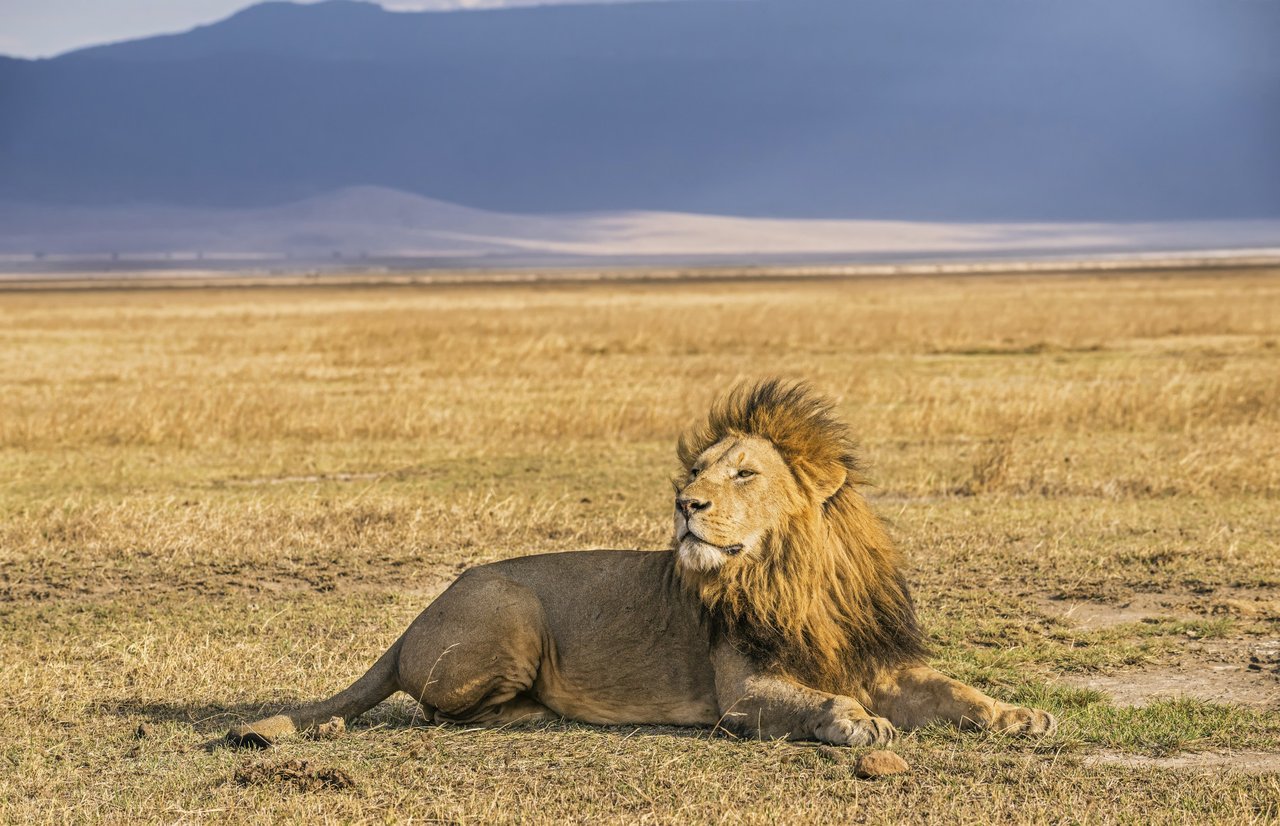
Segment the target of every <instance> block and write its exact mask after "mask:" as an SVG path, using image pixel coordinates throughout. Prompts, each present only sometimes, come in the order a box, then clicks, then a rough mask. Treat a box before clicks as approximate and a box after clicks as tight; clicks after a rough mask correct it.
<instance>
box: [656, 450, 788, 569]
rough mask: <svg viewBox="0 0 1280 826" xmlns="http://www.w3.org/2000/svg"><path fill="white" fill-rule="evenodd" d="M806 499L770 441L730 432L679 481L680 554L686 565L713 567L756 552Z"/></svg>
mask: <svg viewBox="0 0 1280 826" xmlns="http://www.w3.org/2000/svg"><path fill="white" fill-rule="evenodd" d="M805 504H806V502H805V494H804V491H802V490H801V488H800V486H799V485H798V484H797V482H796V478H795V475H794V474H793V473H792V472H791V469H790V468H789V467H788V466H787V463H786V461H785V460H784V459H783V458H782V455H781V454H779V453H778V451H777V449H776V448H775V447H774V446H773V445H772V444H771V443H769V441H767V440H766V439H761V438H759V437H757V436H728V437H725V438H724V439H721V440H720V441H719V442H716V443H715V444H714V445H712V446H711V447H709V448H707V450H705V451H703V453H702V454H701V455H700V456H699V457H698V458H697V461H695V462H694V464H693V468H692V469H691V471H690V473H689V475H688V477H686V478H685V479H684V480H682V481H677V484H676V508H675V520H676V531H675V546H676V556H677V559H678V560H679V562H680V564H681V565H682V566H684V567H685V568H686V569H689V570H693V571H712V570H715V569H717V568H719V567H720V566H722V565H724V564H725V563H726V562H728V561H729V560H730V559H732V558H734V557H742V558H743V559H744V560H745V559H751V558H754V557H756V556H758V555H759V553H760V551H761V548H762V546H763V544H764V539H765V537H767V536H768V535H769V534H770V532H771V531H773V530H774V529H776V528H778V527H779V526H780V525H781V523H782V520H783V519H785V518H786V517H787V516H788V515H790V514H793V513H795V512H797V510H799V509H800V508H802V507H803V506H804V505H805Z"/></svg>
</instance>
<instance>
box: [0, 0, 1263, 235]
mask: <svg viewBox="0 0 1280 826" xmlns="http://www.w3.org/2000/svg"><path fill="white" fill-rule="evenodd" d="M1277 43H1280V3H1273V2H1258V1H1257V0H1123V2H1120V1H1119V0H1070V1H1069V2H1068V0H1062V2H1053V0H1035V1H1034V2H1027V0H963V2H960V1H958V0H755V2H752V1H751V0H746V1H745V2H706V1H704V2H697V1H696V0H695V1H693V2H672V3H645V4H609V5H594V6H592V5H585V6H547V7H536V8H521V9H511V10H502V11H472V12H450V13H392V12H387V11H383V10H382V9H381V8H379V7H377V6H374V5H369V4H364V3H355V2H329V3H321V4H316V5H291V4H287V3H267V4H263V5H260V6H255V7H253V8H250V9H247V10H246V11H244V12H242V13H240V14H237V15H235V16H233V17H231V18H229V19H227V20H225V21H223V22H220V23H217V24H214V25H210V26H205V27H201V28H198V29H196V30H194V31H191V32H188V33H185V34H178V35H173V36H166V37H155V38H149V39H146V40H139V41H134V42H129V43H121V44H115V45H108V46H101V47H96V48H91V49H85V50H81V51H78V52H73V53H70V54H67V55H63V56H61V57H58V58H55V59H50V60H39V61H23V60H7V59H6V60H0V111H2V112H3V116H0V199H2V200H5V201H8V202H10V203H20V204H24V205H26V206H31V205H33V204H36V205H39V204H44V205H98V206H119V205H128V204H136V203H152V204H169V205H174V206H178V207H184V208H190V209H205V208H211V207H218V208H236V209H238V210H243V209H260V208H270V207H274V205H279V204H284V203H287V202H294V201H298V200H301V199H308V198H315V197H318V196H322V195H324V194H325V193H331V192H334V191H338V190H343V189H347V188H350V187H360V186H374V187H383V188H391V189H398V190H404V191H406V192H409V193H412V194H414V195H418V196H423V197H427V198H435V199H441V200H443V201H448V202H453V203H457V204H465V205H467V206H469V207H475V208H478V209H483V210H487V211H495V212H503V213H518V212H528V213H542V212H555V213H563V212H595V211H615V212H616V211H634V210H641V211H653V210H658V211H675V212H686V213H718V214H726V215H738V216H770V217H780V218H802V217H803V218H840V219H894V220H910V221H960V222H1009V221H1168V220H1204V219H1247V218H1266V217H1280V151H1277V149H1276V148H1277V147H1278V146H1280V48H1277V46H1276V44H1277ZM326 197H327V196H326ZM99 214H101V213H99ZM246 214H247V213H246ZM3 232H7V231H6V230H3V229H0V233H3Z"/></svg>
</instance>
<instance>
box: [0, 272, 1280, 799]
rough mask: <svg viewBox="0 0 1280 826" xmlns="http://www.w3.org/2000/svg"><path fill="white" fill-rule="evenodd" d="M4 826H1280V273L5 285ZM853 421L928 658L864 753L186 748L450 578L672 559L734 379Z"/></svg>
mask: <svg viewBox="0 0 1280 826" xmlns="http://www.w3.org/2000/svg"><path fill="white" fill-rule="evenodd" d="M0 355H3V358H2V359H0V688H2V689H3V692H4V694H5V696H6V697H8V703H9V712H8V713H7V714H5V715H4V717H3V718H0V766H2V767H3V770H0V820H2V821H5V822H41V821H45V822H59V823H61V822H65V821H67V820H77V821H118V822H134V821H137V820H139V819H146V820H164V821H176V820H186V819H197V818H198V819H202V820H206V819H207V820H225V821H233V822H243V821H246V820H249V821H255V822H258V821H261V822H272V821H292V820H298V819H304V818H305V819H307V820H322V819H331V820H340V821H351V820H368V821H387V820H409V819H412V820H415V821H424V820H426V821H448V822H484V823H489V822H501V821H515V820H519V821H542V820H578V821H626V822H632V821H636V820H650V821H658V822H688V821H706V820H715V821H721V820H723V821H733V822H738V821H742V822H758V823H773V822H777V821H780V820H792V821H803V822H850V821H869V822H901V821H903V820H928V821H947V822H981V823H990V822H1003V821H1021V822H1044V821H1088V822H1111V821H1124V822H1142V823H1162V822H1205V821H1210V820H1231V821H1237V822H1239V821H1268V820H1277V819H1280V672H1278V669H1280V564H1277V562H1276V552H1277V547H1278V546H1280V519H1277V513H1278V512H1280V449H1277V445H1278V444H1280V271H1278V270H1274V269H1272V270H1267V269H1249V270H1236V271H1232V270H1217V271H1209V272H1169V273H1163V274H1158V275H1157V274H1142V273H1128V274H1109V275H1093V276H1089V275H1073V276H1069V277H1068V276H1053V275H1037V276H1034V277H1029V276H998V275H996V276H984V277H967V278H943V277H937V278H908V279H872V278H859V279H846V280H830V281H822V280H814V281H799V280H789V281H777V280H775V281H770V280H767V279H765V280H759V279H756V280H738V281H734V280H728V281H716V282H699V281H673V282H670V283H606V284H587V283H578V284H561V285H554V284H545V285H536V284H533V285H515V284H508V285H504V286H487V287H458V286H436V287H363V288H361V287H351V286H344V287H324V286H314V287H295V288H290V289H225V290H220V289H200V290H164V289H152V290H145V289H143V290H115V291H112V290H87V291H63V292H58V291H53V292H28V293H16V292H11V293H0ZM766 374H782V375H789V376H802V377H806V378H809V379H811V380H812V381H813V382H814V383H815V384H816V385H817V386H818V387H819V388H821V389H823V390H825V391H827V392H829V393H831V394H833V395H835V396H836V397H838V399H839V404H840V410H841V411H842V413H843V415H844V416H845V417H846V418H847V419H848V420H849V421H850V422H851V423H852V425H853V427H854V429H855V431H856V432H857V433H858V434H859V436H860V439H861V441H862V444H863V447H864V452H865V455H866V457H867V459H868V461H869V462H870V464H871V475H872V477H873V479H874V482H875V485H874V487H872V488H870V489H869V490H868V495H869V497H870V498H871V499H872V501H873V502H874V504H875V506H876V508H877V509H878V510H879V512H880V513H881V514H883V515H884V516H885V517H886V518H887V519H888V520H890V522H891V524H892V531H893V533H894V536H895V538H896V539H897V541H898V542H899V543H900V545H901V546H902V548H903V549H904V552H905V555H906V558H907V561H908V566H909V571H908V573H909V577H910V579H911V581H912V582H913V583H914V585H915V592H916V595H917V598H918V601H919V603H920V606H921V609H922V614H923V619H924V621H925V623H926V624H927V626H928V628H929V630H930V635H931V639H932V644H933V646H934V648H935V649H936V652H937V658H936V659H937V662H938V664H939V665H940V667H941V668H943V669H944V670H946V671H948V672H950V673H952V674H954V675H956V676H958V677H961V678H964V679H966V680H971V681H973V682H975V683H976V684H978V685H979V686H981V687H982V688H984V689H986V690H988V691H990V692H991V693H993V694H995V695H997V696H999V697H1001V698H1004V699H1008V700H1014V701H1018V702H1024V703H1034V704H1037V705H1042V706H1044V707H1046V708H1049V709H1051V710H1052V711H1053V712H1055V713H1056V714H1057V715H1059V718H1060V719H1061V728H1060V731H1059V733H1058V734H1057V735H1056V736H1054V737H1053V738H1051V739H1047V740H1040V741H1018V740H1009V739H1005V738H1000V737H995V736H987V735H977V734H972V733H960V732H956V731H953V730H950V729H944V728H939V729H936V730H926V731H920V732H915V733H912V734H910V735H908V736H906V737H905V738H904V739H903V740H902V741H901V742H900V743H898V744H897V745H896V746H895V747H894V749H895V750H896V751H897V752H898V753H899V754H901V755H902V756H903V757H905V758H906V759H907V760H908V761H909V762H910V763H911V764H912V767H913V770H912V772H911V773H909V774H905V775H899V776H896V777H892V778H886V779H883V780H879V781H869V780H859V779H857V778H856V777H855V776H854V775H853V773H852V769H851V767H852V762H851V759H850V758H852V757H853V756H856V754H857V750H850V751H847V752H846V751H843V750H838V749H820V748H815V747H812V746H803V745H793V744H787V743H778V742H739V741H735V740H733V739H730V738H729V737H727V736H724V735H723V734H712V733H710V732H706V731H697V730H675V729H654V728H635V727H627V728H612V729H598V728H590V727H585V726H578V725H572V724H563V725H551V726H546V727H541V728H534V729H527V730H508V731H478V730H467V729H462V728H456V727H454V728H451V727H436V726H428V725H423V723H422V721H421V719H418V718H416V717H415V715H414V710H413V707H412V706H411V704H410V703H409V702H408V701H407V700H406V699H405V698H399V699H396V700H393V701H390V702H388V703H386V704H384V705H383V706H381V707H380V708H379V709H377V710H375V711H374V712H372V713H371V714H369V715H367V716H366V717H365V718H363V719H362V720H361V721H360V722H358V723H357V724H355V725H354V726H353V727H352V728H351V730H349V731H348V732H347V733H346V734H345V735H342V736H339V737H336V738H333V739H320V740H311V739H299V740H296V741H291V742H288V743H285V744H283V745H281V746H280V747H279V748H278V749H276V750H274V751H271V752H265V753H262V752H239V751H232V750H229V749H225V748H218V747H214V746H213V745H210V743H211V742H212V741H216V739H217V738H218V737H220V736H221V734H222V733H223V732H224V731H225V730H226V729H227V728H228V726H229V725H231V724H232V723H235V722H237V721H241V720H245V719H248V718H253V717H257V716H260V715H262V714H263V713H265V712H274V711H275V710H277V709H279V708H281V707H283V706H288V705H290V704H292V703H295V702H298V701H302V700H309V699H313V698H317V697H320V696H322V695H327V694H329V693H332V692H333V691H334V690H336V689H338V688H341V687H343V686H345V685H346V684H347V683H348V681H350V680H351V679H353V678H354V677H356V676H358V675H359V674H360V673H362V672H363V670H364V669H365V668H366V667H367V666H368V665H369V664H370V663H372V661H373V659H374V658H375V656H376V655H377V654H379V653H380V652H381V651H382V650H383V649H384V648H385V647H386V646H387V645H388V644H389V643H390V642H391V641H392V640H393V639H394V638H395V637H396V635H397V634H398V633H399V632H400V630H402V629H403V628H404V627H405V626H406V625H407V624H408V622H409V621H410V620H411V619H412V618H413V617H414V616H415V615H416V614H417V613H418V611H419V610H421V608H422V607H423V606H424V605H426V604H427V602H428V601H429V600H430V599H431V598H432V596H433V595H435V594H437V593H438V592H439V591H440V590H441V588H443V587H444V585H445V584H447V583H448V582H449V581H450V579H451V578H452V577H454V576H455V575H456V574H457V573H458V572H459V571H461V570H463V569H465V568H466V567H468V566H470V565H474V564H476V563H480V562H485V561H489V560H494V559H499V558H503V557H508V556H514V555H519V554H525V553H530V552H535V551H552V550H562V549H575V548H591V547H615V548H637V547H640V548H657V547H663V546H664V545H665V544H666V543H667V541H668V538H669V537H668V531H669V530H670V524H671V519H670V507H671V505H670V497H671V489H670V485H669V481H668V480H669V477H670V475H671V473H672V471H673V470H674V468H675V458H674V440H675V436H676V434H677V433H678V431H679V430H680V428H682V427H683V426H685V425H686V424H687V423H688V422H690V421H691V420H692V418H693V417H695V416H696V415H697V414H698V413H699V412H701V411H702V410H704V409H705V407H706V405H707V403H708V401H709V399H710V398H711V396H712V395H713V394H714V393H715V392H716V391H718V390H720V389H722V388H724V387H726V386H728V385H729V384H731V383H732V382H734V381H735V380H737V379H740V378H744V377H756V376H761V375H766Z"/></svg>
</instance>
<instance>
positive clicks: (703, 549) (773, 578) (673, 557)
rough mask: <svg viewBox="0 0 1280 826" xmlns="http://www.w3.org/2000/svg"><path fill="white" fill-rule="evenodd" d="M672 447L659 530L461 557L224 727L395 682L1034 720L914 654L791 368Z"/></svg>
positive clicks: (817, 415)
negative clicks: (488, 558)
mask: <svg viewBox="0 0 1280 826" xmlns="http://www.w3.org/2000/svg"><path fill="white" fill-rule="evenodd" d="M680 458H681V462H682V465H683V467H684V470H683V472H682V476H681V480H678V481H677V492H678V498H677V513H676V537H675V542H674V543H673V544H674V547H673V549H672V550H670V551H580V552H572V553H561V554H545V555H540V556H530V557H523V558H519V559H512V560H507V561H504V562H498V563H494V564H491V565H485V566H481V567H478V568H474V569H472V570H470V571H468V572H467V573H465V574H463V575H462V576H461V577H459V579H458V580H457V581H455V582H454V583H453V584H452V585H451V586H450V587H449V588H448V589H447V590H446V591H445V592H444V593H443V594H441V595H440V597H438V598H437V599H436V600H435V601H434V602H433V603H432V604H431V605H430V606H428V607H427V609H426V610H425V611H423V612H422V614H421V615H419V617H418V618H417V619H416V620H414V622H413V623H412V625H410V627H409V629H408V630H407V631H406V632H405V633H404V635H403V636H401V638H400V639H399V640H397V641H396V642H395V643H394V644H393V645H392V646H391V648H390V649H389V650H388V651H387V653H386V654H384V655H383V657H382V658H381V659H379V660H378V662H377V663H376V664H375V665H374V666H373V668H371V669H370V670H369V672H368V673H367V674H366V675H365V676H364V677H362V678H361V679H360V680H358V681H357V682H356V683H355V684H353V685H352V686H351V687H350V688H348V689H347V690H346V691H343V692H341V693H339V694H338V695H336V696H334V697H332V698H330V699H329V700H325V701H323V702H320V703H315V704H312V705H309V706H305V707H302V708H299V709H296V710H293V711H291V712H288V713H286V714H283V715H279V716H277V717H272V718H268V719H266V720H261V721H258V722H256V723H253V724H251V725H248V726H241V727H239V728H237V729H234V730H233V731H232V732H231V734H230V735H229V736H230V738H231V740H232V741H233V742H236V743H256V744H264V743H270V742H271V741H273V740H274V739H275V738H277V737H279V736H281V735H284V734H288V733H290V732H292V731H295V730H298V729H306V728H310V727H313V726H315V725H317V724H319V723H323V722H325V721H327V720H328V719H329V718H330V717H333V716H341V717H347V718H350V717H354V716H356V715H359V714H361V713H363V712H364V711H366V710H368V709H369V708H371V707H372V706H373V705H375V704H377V703H378V702H380V701H381V700H382V699H384V698H386V697H387V696H389V695H391V694H392V693H394V692H396V691H404V692H406V693H408V694H409V695H410V696H412V697H414V698H415V699H416V700H417V701H418V702H419V703H420V704H421V706H422V708H423V711H424V712H425V713H426V714H427V715H429V716H430V717H431V718H433V719H436V720H439V721H457V722H468V723H479V724H509V723H516V722H522V721H531V720H543V719H554V718H558V717H565V718H569V719H574V720H579V721H582V722H588V723H602V724H608V723H632V724H645V723H648V724H673V725H713V724H719V725H723V726H725V727H726V728H730V729H735V730H738V731H740V732H742V733H744V734H747V735H752V736H759V737H789V738H801V739H817V740H822V741H826V742H831V743H839V744H855V745H856V744H868V743H876V742H885V741H887V740H888V739H891V738H892V736H893V731H894V727H895V726H897V727H908V728H910V727H916V726H920V725H924V724H927V723H930V722H934V721H949V722H952V723H955V724H957V725H962V726H968V727H981V728H994V729H999V730H1008V731H1016V732H1022V733H1041V732H1045V731H1048V730H1050V729H1051V728H1052V727H1053V720H1052V718H1051V717H1049V715H1047V714H1045V713H1044V712H1042V711H1035V710H1033V709H1026V708H1018V707H1015V706H1011V705H1008V704H1006V703H1001V702H999V701H996V700H993V699H992V698H990V697H987V696H986V695H984V694H982V693H981V692H979V691H977V690H976V689H974V688H971V687H969V686H966V685H963V684H961V683H959V682H956V681H955V680H952V679H950V678H947V677H945V676H943V675H942V674H940V673H938V672H937V671H934V670H933V669H931V668H929V667H928V666H926V665H924V654H925V651H924V645H923V641H922V635H921V633H920V630H919V627H918V626H917V624H916V619H915V611H914V606H913V605H912V602H911V598H910V595H909V593H908V591H907V587H906V584H905V582H904V581H903V578H902V575H901V572H900V564H899V560H898V556H897V552H896V551H895V550H894V548H893V546H892V544H891V543H890V542H889V539H888V537H887V535H886V534H885V532H884V530H883V528H882V526H881V523H880V521H879V520H878V519H877V518H876V517H875V515H874V514H873V513H872V512H871V510H870V508H869V507H868V505H867V503H866V501H865V500H864V499H863V498H862V496H861V494H860V493H859V492H858V491H857V489H856V487H855V486H856V484H857V483H858V482H859V481H860V475H859V473H858V467H857V463H856V460H855V458H854V453H853V450H852V443H851V442H850V441H849V439H848V436H847V434H846V432H845V430H844V428H843V425H841V424H839V423H838V422H837V421H836V420H835V419H834V418H833V417H832V416H831V413H830V406H829V405H828V404H827V403H825V402H823V401H822V400H821V399H819V398H817V397H815V396H813V395H812V394H811V393H809V391H808V390H807V389H806V388H804V387H803V386H798V385H783V384H780V383H777V382H767V383H764V384H761V385H758V386H756V387H754V388H747V389H744V390H740V391H738V392H736V393H735V394H731V395H730V396H729V397H727V398H726V399H725V400H723V401H722V402H721V403H720V404H719V405H718V406H717V407H715V408H713V410H712V413H711V415H710V416H709V417H708V419H707V422H706V423H705V424H704V425H703V426H702V427H700V428H698V429H695V430H694V431H691V432H690V433H689V434H686V436H685V437H684V438H682V439H681V443H680Z"/></svg>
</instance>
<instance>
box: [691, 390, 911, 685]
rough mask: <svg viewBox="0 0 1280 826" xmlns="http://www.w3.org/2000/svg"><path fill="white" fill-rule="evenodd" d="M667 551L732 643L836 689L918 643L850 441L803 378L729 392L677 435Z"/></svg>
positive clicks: (894, 559) (892, 554) (904, 656)
mask: <svg viewBox="0 0 1280 826" xmlns="http://www.w3.org/2000/svg"><path fill="white" fill-rule="evenodd" d="M678 453H679V458H680V463H681V466H682V471H681V475H680V476H679V477H678V478H677V479H676V481H675V487H676V513H675V540H674V542H675V554H676V561H677V566H678V568H679V572H680V576H681V579H682V580H683V581H684V583H685V584H686V585H687V586H688V587H690V588H691V589H693V590H694V591H695V592H696V594H697V595H698V597H699V599H700V600H701V601H702V603H703V604H704V605H705V606H706V608H707V609H708V610H709V612H710V614H711V616H712V617H713V618H714V619H715V620H716V621H717V622H718V623H719V624H720V625H721V627H722V628H723V630H724V631H725V633H727V634H728V635H729V636H730V638H731V639H732V640H733V641H734V643H735V644H737V645H740V646H744V647H746V648H749V649H751V650H752V651H753V652H754V653H755V654H757V655H759V656H762V657H766V658H770V659H773V660H776V661H777V662H778V663H779V664H781V665H784V666H786V667H787V668H788V669H789V670H791V671H793V672H795V673H797V676H802V677H803V678H805V680H806V682H808V683H809V684H810V685H813V686H814V687H817V688H826V689H828V690H839V689H840V688H842V687H845V686H847V685H849V684H850V682H851V681H855V680H861V679H865V678H866V677H867V676H868V674H869V673H870V672H873V671H874V670H877V669H879V668H882V667H886V666H889V665H895V664H899V663H902V662H904V661H909V660H914V659H919V658H922V657H923V655H924V644H923V639H922V636H921V633H920V629H919V626H918V625H917V623H916V618H915V610H914V607H913V605H912V602H911V597H910V595H909V593H908V591H907V587H906V584H905V582H904V580H903V578H902V575H901V573H900V571H899V567H900V566H899V559H898V555H897V552H896V551H895V550H894V548H893V545H892V543H891V542H890V541H889V538H888V536H887V535H886V533H885V531H884V528H883V526H882V525H881V523H880V520H879V519H878V518H876V516H875V514H873V513H872V512H871V509H870V508H869V507H868V505H867V503H866V500H865V499H863V497H862V495H861V494H860V493H859V492H858V490H857V486H858V485H859V484H862V483H864V479H863V476H862V473H861V468H860V465H859V462H858V459H857V455H856V451H855V446H854V443H853V440H852V439H851V437H850V435H849V432H848V429H847V428H846V427H845V425H844V424H843V423H842V422H840V421H839V420H838V419H836V418H835V416H834V412H833V410H832V405H831V403H830V402H829V401H827V400H826V399H824V398H822V397H821V396H818V395H817V394H816V393H814V392H813V391H812V390H811V389H810V388H809V387H808V386H807V385H805V384H802V383H791V382H783V381H780V380H776V379H775V380H769V381H764V382H760V383H759V384H755V385H743V386H740V387H738V388H736V389H734V390H732V391H730V392H729V393H728V394H726V395H725V396H724V397H722V398H721V399H719V400H718V401H717V402H716V403H715V404H713V405H712V408H711V412H710V413H709V414H708V416H707V419H706V421H705V422H703V423H702V424H701V425H699V426H698V427H695V428H694V429H692V430H690V431H689V432H687V433H685V434H684V435H683V436H682V437H681V438H680V443H679V447H678Z"/></svg>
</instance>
